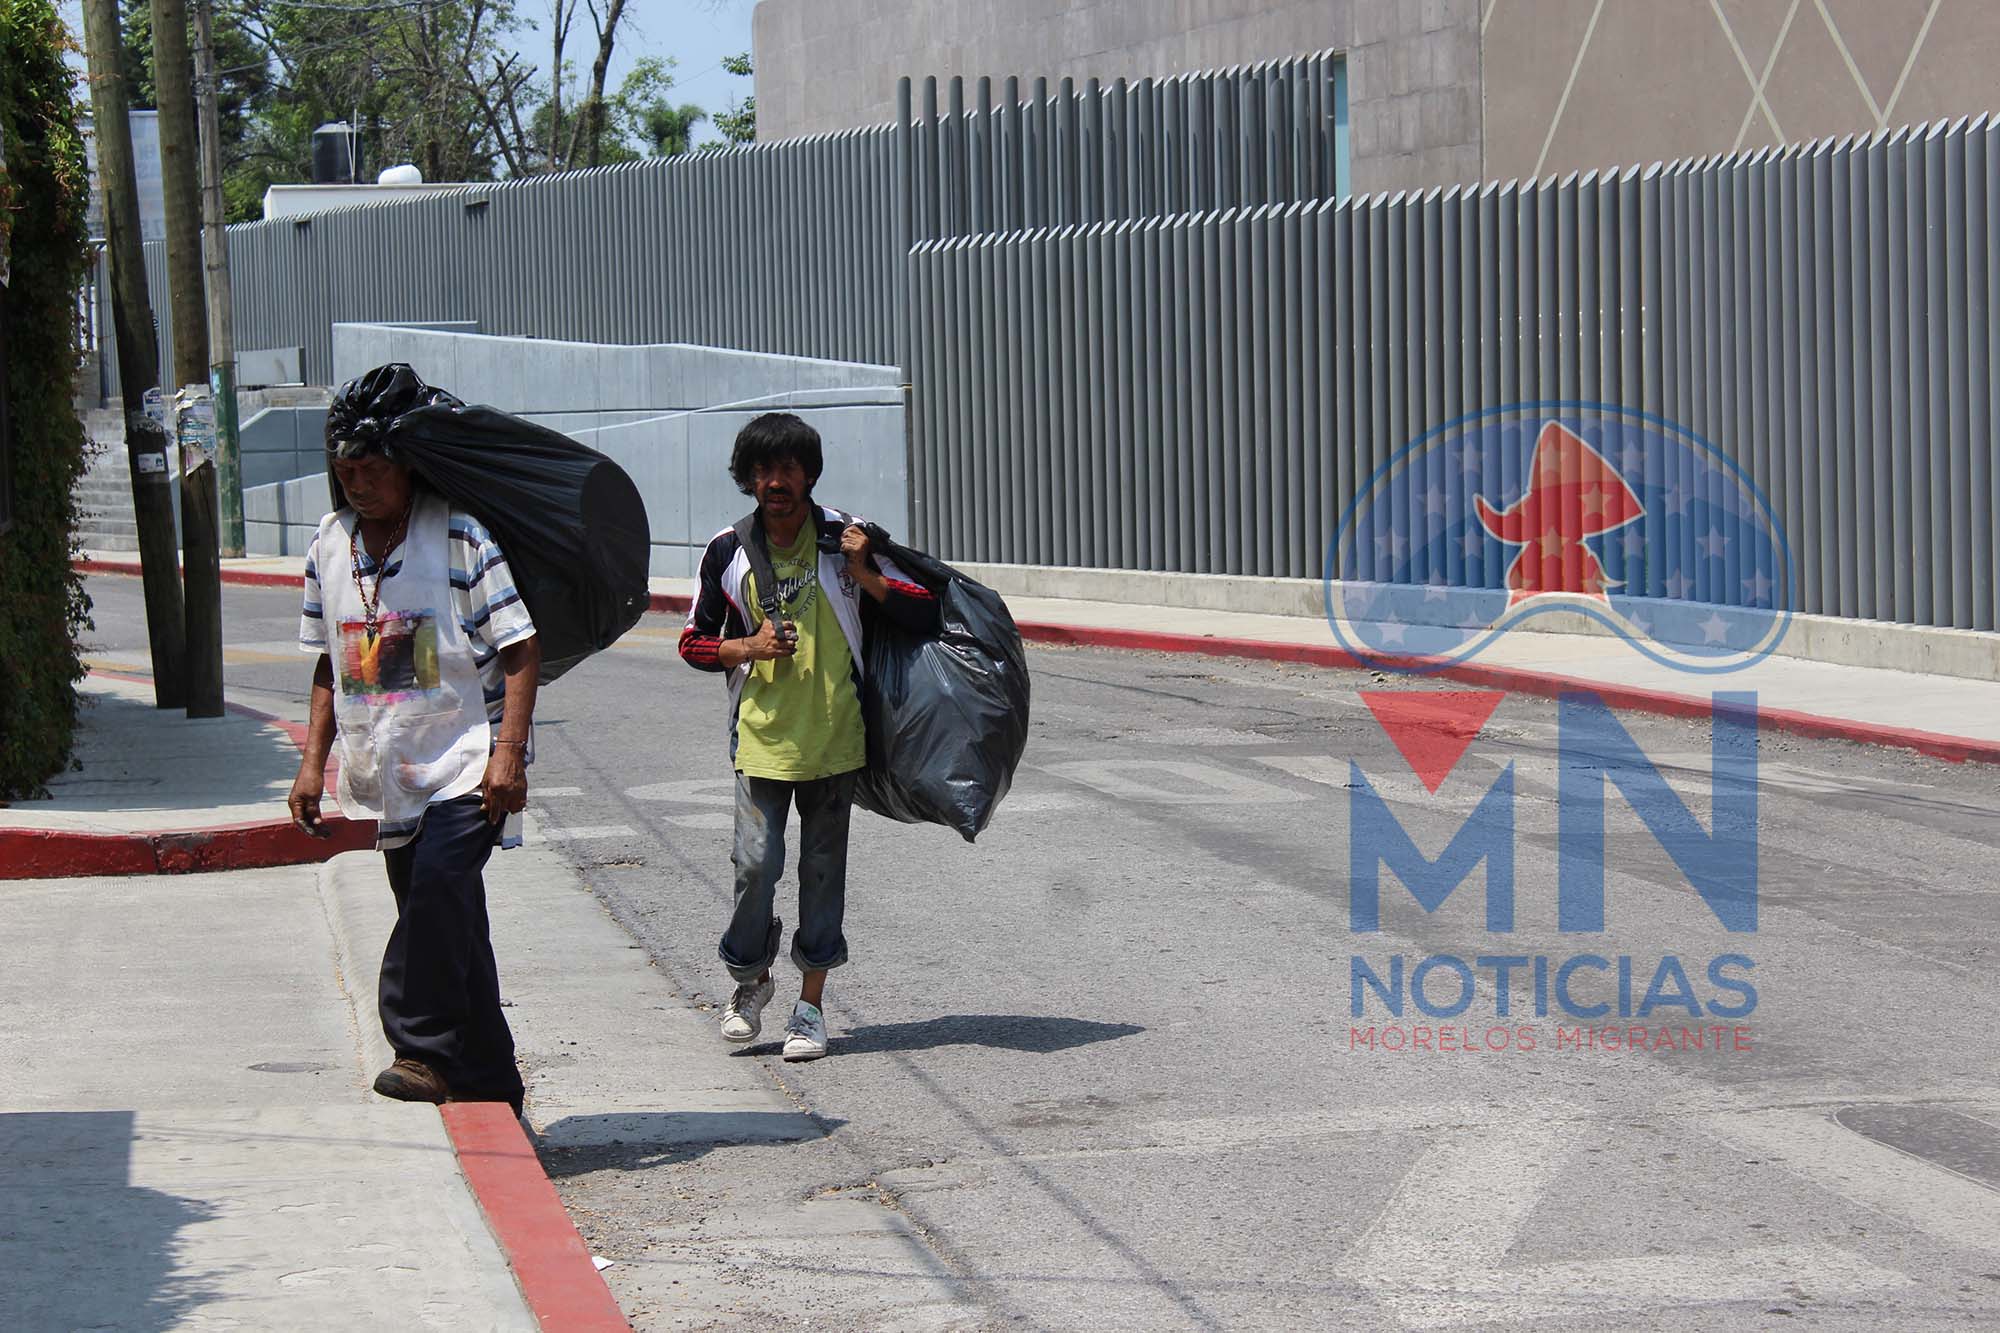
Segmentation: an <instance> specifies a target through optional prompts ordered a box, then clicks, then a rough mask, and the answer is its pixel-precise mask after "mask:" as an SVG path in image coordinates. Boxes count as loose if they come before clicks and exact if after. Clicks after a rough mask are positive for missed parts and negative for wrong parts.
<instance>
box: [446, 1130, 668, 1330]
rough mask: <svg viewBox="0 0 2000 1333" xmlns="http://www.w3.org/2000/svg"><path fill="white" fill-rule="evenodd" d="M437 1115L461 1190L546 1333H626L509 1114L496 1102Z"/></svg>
mask: <svg viewBox="0 0 2000 1333" xmlns="http://www.w3.org/2000/svg"><path fill="white" fill-rule="evenodd" d="M438 1111H439V1113H440V1114H441V1115H442V1116H443V1117H444V1127H445V1131H446V1132H447V1133H448V1134H450V1135H451V1143H452V1147H453V1148H454V1149H456V1150H457V1152H458V1166H459V1169H460V1170H461V1171H463V1172H464V1173H465V1183H466V1184H467V1185H469V1186H471V1187H472V1193H473V1197H475V1198H477V1199H478V1200H479V1207H480V1209H481V1210H482V1211H484V1212H485V1214H486V1224H487V1226H489V1227H491V1228H492V1230H493V1236H494V1239H495V1240H497V1241H499V1242H500V1249H501V1250H502V1252H504V1253H505V1254H506V1256H507V1262H508V1263H509V1264H510V1265H511V1266H512V1267H513V1269H514V1280H515V1282H517V1283H519V1284H520V1287H521V1295H522V1296H523V1297H524V1298H525V1299H526V1300H527V1302H528V1309H529V1310H530V1311H532V1312H533V1313H534V1316H535V1319H536V1321H537V1322H538V1323H540V1324H541V1326H542V1328H543V1330H544V1331H545V1333H596V1331H597V1330H606V1331H607V1333H610V1331H612V1330H616V1331H617V1333H630V1330H631V1327H632V1326H631V1325H630V1324H629V1323H627V1322H626V1320H625V1314H624V1312H623V1311H622V1310H620V1309H619V1308H618V1302H617V1301H615V1300H613V1299H612V1298H611V1288H609V1287H607V1286H606V1285H604V1277H603V1275H602V1274H600V1273H599V1272H598V1271H597V1267H596V1265H594V1264H592V1263H591V1262H590V1250H589V1249H588V1248H587V1247H586V1246H585V1245H584V1243H583V1237H582V1236H579V1235H578V1234H577V1231H576V1227H575V1225H574V1224H573V1223H571V1221H570V1220H569V1214H568V1213H567V1212H565V1211H564V1210H563V1206H562V1200H561V1199H560V1198H558V1197H556V1188H555V1186H554V1185H552V1184H550V1183H549V1177H548V1174H547V1173H546V1172H544V1171H543V1170H542V1163H541V1159H540V1158H538V1157H536V1156H535V1150H534V1147H533V1146H532V1145H530V1144H529V1142H528V1136H527V1135H525V1134H523V1133H522V1132H521V1122H520V1121H519V1120H517V1119H515V1118H514V1113H513V1111H512V1110H511V1109H510V1108H508V1107H507V1105H506V1104H505V1103H502V1102H448V1103H446V1104H445V1105H443V1106H440V1107H439V1108H438Z"/></svg>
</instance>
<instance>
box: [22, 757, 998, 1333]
mask: <svg viewBox="0 0 2000 1333" xmlns="http://www.w3.org/2000/svg"><path fill="white" fill-rule="evenodd" d="M194 734H195V735H196V736H198V737H199V738H201V740H206V741H207V742H208V743H209V744H211V745H212V746H213V747H214V748H215V752H216V755H217V760H218V761H217V762H216V763H214V764H203V763H202V760H201V756H200V755H199V754H198V753H195V751H197V750H199V749H200V740H197V741H195V742H191V743H190V744H189V746H188V747H187V748H186V749H185V750H182V751H177V752H176V754H175V756H174V760H173V762H174V763H175V764H176V765H178V766H200V767H204V768H209V769H212V770H214V771H216V772H228V771H230V770H229V768H228V766H227V765H226V764H223V763H221V762H220V758H221V756H222V754H223V752H224V751H225V750H226V748H227V745H228V743H229V733H228V731H227V730H226V729H223V728H209V729H206V730H204V731H200V732H198V733H194ZM237 776H238V784H237V785H238V787H239V788H240V789H239V790H235V791H221V790H220V789H219V788H218V789H217V791H216V793H215V794H216V796H217V799H219V800H221V801H223V802H224V803H225V804H228V805H232V806H234V805H241V804H243V803H245V802H247V801H248V800H249V799H250V798H251V797H252V796H253V795H255V794H256V793H257V792H258V791H259V790H260V789H261V783H260V775H259V772H258V770H257V769H256V767H255V766H254V765H248V766H245V767H244V768H242V769H240V770H237ZM544 818H545V816H541V815H537V814H535V813H531V815H530V818H529V820H528V827H527V840H528V846H526V847H525V848H523V849H521V850H518V851H511V852H504V853H499V854H496V855H495V856H494V858H493V860H492V862H491V863H490V865H489V867H488V871H487V884H488V889H489V904H490V911H491V915H492V920H493V933H494V942H495V948H496V951H497V953H498V955H499V957H500V960H501V972H502V981H503V986H504V987H505V993H506V996H507V1002H508V1004H509V1006H510V1007H509V1017H510V1021H511V1022H512V1023H513V1026H514V1030H515V1035H516V1040H517V1043H518V1046H519V1051H520V1059H521V1063H522V1067H523V1070H524V1072H525V1074H526V1076H527V1079H528V1096H527V1120H528V1122H529V1125H530V1127H531V1128H532V1130H533V1132H534V1133H535V1135H536V1139H537V1144H538V1146H539V1149H540V1154H539V1156H538V1154H537V1152H536V1145H531V1144H530V1142H529V1140H528V1139H527V1138H526V1137H524V1135H523V1133H522V1130H521V1126H520V1125H519V1124H518V1123H517V1122H515V1121H514V1120H513V1118H512V1116H511V1115H510V1114H509V1113H508V1112H507V1109H506V1108H505V1107H499V1106H493V1105H491V1104H469V1105H465V1106H446V1107H444V1108H442V1114H440V1111H439V1110H438V1109H434V1108H431V1107H428V1106H415V1105H405V1104H401V1103H394V1102H389V1101H385V1100H383V1099H381V1098H378V1097H375V1096H374V1095H373V1094H372V1093H371V1092H369V1091H368V1085H369V1083H370V1081H371V1080H372V1079H373V1076H374V1073H375V1071H376V1070H378V1069H379V1068H381V1067H382V1066H383V1065H384V1064H386V1063H387V1062H388V1060H389V1058H390V1053H389V1051H388V1048H387V1046H386V1043H385V1042H384V1040H383V1037H382V1031H381V1024H380V1020H379V1016H378V1015H377V1012H376V1007H375V978H376V974H377V969H378V966H379V960H380V957H381V951H382V947H383V943H384V941H385V940H386V939H387V936H388V934H389V930H390V928H391V926H392V925H393V922H394V905H393V901H392V898H391V895H390V893H389V890H388V886H387V882H386V879H385V877H384V872H383V868H382V859H381V857H380V856H379V855H377V854H375V853H373V852H353V853H350V854H347V855H342V856H338V857H336V858H334V859H333V860H331V861H329V862H327V863H325V864H322V865H317V866H299V867H285V868H275V869H263V870H256V871H242V872H232V873H218V874H208V875H193V876H175V877H165V876H158V875H132V876H127V877H123V878H71V879H42V880H38V881H35V882H32V883H15V884H9V885H5V886H0V938H5V939H7V940H9V941H10V949H9V956H8V958H9V967H8V968H7V970H6V972H5V973H4V975H0V1272H4V1273H6V1274H8V1277H7V1280H6V1281H4V1282H0V1328H5V1329H14V1328H23V1329H27V1328H84V1327H115V1328H165V1327H181V1326H201V1327H210V1326H214V1327H249V1328H287V1329H315V1330H316V1329H329V1330H332V1329H342V1330H344V1329H351V1328H389V1327H413V1326H420V1327H431V1328H448V1329H470V1328H478V1329H532V1328H536V1327H541V1328H543V1329H557V1328H560V1329H564V1330H572V1329H574V1330H597V1329H620V1328H625V1327H627V1318H626V1316H628V1315H629V1316H630V1317H631V1319H633V1320H636V1321H637V1322H639V1323H640V1324H641V1326H643V1327H681V1326H686V1325H687V1324H688V1323H690V1322H693V1323H697V1324H700V1325H701V1326H707V1325H708V1324H709V1323H710V1322H711V1321H720V1322H724V1323H727V1322H730V1321H731V1320H732V1319H733V1318H734V1317H735V1316H737V1315H739V1314H740V1312H741V1311H742V1309H743V1303H744V1299H745V1289H744V1286H743V1283H744V1275H745V1274H746V1273H748V1272H753V1271H755V1272H758V1273H760V1274H765V1276H760V1277H759V1279H758V1281H759V1283H760V1286H761V1287H763V1288H765V1289H767V1291H766V1294H768V1289H769V1288H772V1287H776V1288H779V1289H783V1290H787V1291H792V1292H793V1294H794V1296H795V1297H796V1300H797V1302H798V1304H799V1306H800V1308H814V1309H817V1310H822V1311H824V1310H828V1309H845V1310H849V1311H853V1312H855V1313H856V1317H857V1318H869V1319H872V1318H874V1317H875V1316H878V1315H882V1314H884V1313H885V1312H886V1313H887V1314H889V1315H893V1316H894V1317H895V1318H894V1319H893V1320H892V1321H891V1322H892V1323H893V1324H894V1325H895V1326H899V1327H932V1328H935V1327H952V1326H957V1325H955V1324H954V1323H953V1322H952V1320H953V1319H954V1318H955V1317H956V1316H957V1315H958V1314H960V1313H962V1311H963V1309H964V1308H965V1300H964V1297H963V1294H962V1293H959V1292H957V1291H955V1290H954V1289H953V1287H952V1285H951V1283H950V1281H949V1280H948V1278H947V1277H946V1276H945V1275H943V1274H941V1273H940V1272H939V1271H938V1269H937V1265H936V1263H935V1260H934V1259H933V1258H932V1257H931V1256H930V1255H929V1254H928V1252H927V1250H926V1247H925V1244H924V1242H923V1240H922V1238H921V1237H920V1236H918V1235H917V1234H916V1233H915V1232H914V1231H913V1230H912V1228H911V1225H910V1223H909V1222H908V1221H907V1219H906V1218H904V1216H903V1215H902V1214H901V1213H899V1212H897V1211H895V1210H892V1209H885V1208H883V1207H882V1206H881V1205H880V1203H879V1202H878V1201H876V1200H875V1199H874V1198H873V1196H872V1195H868V1194H865V1193H861V1194H855V1195H845V1194H842V1195H833V1196H821V1195H815V1196H812V1197H800V1196H796V1195H795V1194H793V1193H791V1192H778V1193H771V1194H769V1195H768V1197H767V1196H765V1195H760V1194H756V1193H755V1192H754V1191H751V1192H749V1193H744V1192H742V1191H737V1192H733V1193H728V1194H722V1195H717V1196H715V1197H713V1198H712V1199H710V1200H709V1201H708V1202H707V1203H706V1204H705V1205H704V1206H703V1208H702V1212H701V1214H700V1215H699V1216H698V1217H696V1218H694V1219H692V1220H691V1221H690V1223H689V1225H688V1226H687V1227H686V1228H685V1229H684V1230H683V1231H682V1232H680V1233H674V1232H668V1233H665V1234H663V1235H660V1236H656V1237H655V1238H654V1239H653V1240H652V1241H651V1242H650V1243H649V1245H648V1247H647V1248H646V1249H645V1250H642V1251H640V1252H636V1253H633V1252H627V1251H625V1250H623V1249H614V1250H613V1251H612V1253H611V1254H610V1255H609V1256H608V1257H609V1258H611V1259H612V1260H614V1261H615V1263H614V1264H613V1266H612V1267H611V1268H610V1270H609V1272H608V1273H606V1274H605V1276H603V1277H600V1276H599V1275H598V1273H597V1272H596V1271H595V1270H594V1268H593V1266H592V1260H591V1257H590V1255H589V1253H588V1251H587V1250H586V1249H585V1248H584V1242H583V1240H582V1239H581V1238H579V1236H578V1235H577V1232H576V1228H575V1226H574V1225H573V1224H572V1223H571V1221H570V1220H569V1218H568V1217H567V1215H566V1214H565V1213H564V1212H563V1210H562V1207H561V1204H560V1202H559V1200H558V1198H557V1195H556V1192H555V1190H554V1188H553V1186H552V1185H551V1183H550V1181H549V1178H548V1175H547V1174H546V1173H545V1169H544V1167H543V1165H542V1161H543V1160H548V1161H551V1162H555V1163H558V1164H564V1163H568V1162H572V1161H574V1162H577V1163H580V1164H587V1163H592V1162H596V1161H597V1160H598V1159H600V1158H601V1157H602V1156H603V1155H604V1154H605V1153H612V1154H616V1155H617V1156H618V1157H620V1158H621V1159H630V1160H634V1161H642V1162H649V1163H656V1164H657V1165H658V1166H659V1168H660V1170H662V1171H663V1172H673V1173H674V1174H673V1184H674V1187H676V1188H680V1189H683V1190H685V1189H687V1188H689V1187H690V1182H689V1181H688V1180H686V1179H684V1178H683V1177H682V1176H681V1174H680V1173H678V1172H674V1166H673V1164H674V1163H677V1162H679V1161H682V1160H685V1159H688V1158H691V1157H699V1156H701V1155H702V1154H704V1153H707V1152H709V1151H711V1150H712V1149H715V1148H717V1147H718V1146H720V1145H784V1144H796V1143H816V1144H821V1147H822V1150H823V1151H826V1152H841V1151H845V1150H844V1149H843V1148H841V1147H840V1145H838V1144H832V1143H826V1142H823V1141H825V1140H827V1139H828V1135H829V1127H828V1126H827V1125H826V1124H824V1123H823V1122H821V1121H820V1120H819V1119H817V1118H816V1117H815V1116H813V1115H812V1114H811V1112H810V1111H807V1110H803V1109H801V1107H800V1106H799V1105H797V1104H796V1103H794V1102H793V1101H791V1100H790V1099H788V1098H787V1097H786V1096H785V1094H784V1093H783V1092H782V1091H781V1090H780V1089H779V1088H778V1087H777V1086H776V1085H775V1084H774V1083H773V1082H772V1081H771V1080H770V1078H769V1077H768V1076H766V1075H765V1073H764V1072H763V1070H762V1068H761V1066H760V1065H759V1064H758V1063H757V1062H755V1061H745V1060H741V1059H733V1058H731V1057H732V1055H733V1054H734V1053H735V1052H734V1051H733V1050H732V1049H731V1048H729V1047H726V1046H724V1045H722V1044H721V1043H718V1042H717V1041H716V1040H715V1037H714V1027H713V1023H714V1019H713V1016H712V1014H709V1013H704V1012H701V1011H699V1010H698V1009H697V1008H696V1007H695V1005H694V1003H693V997H691V996H689V995H685V994H682V993H679V992H677V991H676V989H675V988H674V987H673V985H672V984H671V983H670V982H669V981H668V980H667V979H666V978H665V977H663V976H662V975H661V973H660V972H659V971H658V970H657V969H655V968H654V967H653V966H652V965H651V964H650V963H649V961H648V960H647V958H646V955H645V954H644V953H643V952H642V951H640V950H639V949H638V947H637V946H636V945H634V943H633V941H632V938H631V936H630V935H629V934H628V933H627V932H626V931H625V930H624V928H623V927H621V926H620V925H618V924H617V922H615V921H614V920H612V919H611V917H610V916H609V915H608V913H607V912H606V911H605V909H604V908H603V906H602V905H601V904H600V903H599V902H598V900H597V899H596V898H595V897H593V896H592V895H591V894H590V892H589V891H588V890H587V888H585V886H584V885H583V884H582V883H581V882H580V881H579V879H578V878H577V876H576V874H575V873H574V872H573V871H571V870H570V869H569V867H568V865H567V863H566V862H565V861H564V860H563V858H562V857H561V856H559V855H558V854H557V853H556V852H555V851H554V850H553V849H552V847H551V845H550V843H551V835H552V834H553V835H555V836H559V835H560V833H561V831H562V830H560V829H555V830H549V829H547V828H546V826H545V824H544V822H543V820H544ZM550 1169H558V1168H550ZM855 1170H856V1171H860V1170H861V1167H860V1166H859V1165H858V1164H857V1166H856V1167H855ZM636 1179H637V1178H636V1177H635V1180H636ZM683 1197H686V1196H685V1195H683ZM583 1220H584V1223H585V1226H586V1228H588V1226H589V1219H588V1218H585V1219H583ZM802 1236H811V1237H812V1238H813V1246H814V1253H815V1254H816V1256H818V1258H819V1259H820V1260H821V1261H822V1262H823V1263H824V1264H825V1265H826V1267H825V1268H823V1269H821V1268H801V1267H799V1266H798V1265H797V1264H796V1263H793V1262H790V1261H789V1259H788V1256H795V1253H796V1249H797V1246H798V1243H799V1238H800V1237H802ZM607 1278H608V1279H609V1282H610V1286H609V1287H607V1285H606V1280H607ZM614 1291H615V1293H616V1296H617V1300H616V1301H615V1302H614V1299H613V1295H612V1293H613V1292H614ZM621 1304H622V1305H623V1307H624V1309H623V1313H621V1312H620V1310H619V1308H618V1307H619V1305H621ZM874 1326H878V1327H879V1326H885V1325H883V1324H881V1323H877V1324H875V1325H874Z"/></svg>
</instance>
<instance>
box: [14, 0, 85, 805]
mask: <svg viewBox="0 0 2000 1333" xmlns="http://www.w3.org/2000/svg"><path fill="white" fill-rule="evenodd" d="M70 46H71V39H70V36H69V33H68V31H67V30H66V29H65V28H64V26H63V24H62V22H61V20H60V19H59V18H58V17H57V15H56V8H55V5H54V3H53V2H52V0H0V159H4V166H0V275H4V286H0V399H4V401H5V408H4V411H0V432H4V433H5V437H6V438H5V440H4V441H3V442H0V468H5V469H6V470H7V479H6V485H5V486H4V488H0V501H4V502H5V505H6V510H7V512H5V513H0V523H4V530H0V798H9V797H15V796H21V795H26V794H30V793H32V792H34V791H35V790H36V789H37V788H39V787H40V786H41V785H42V783H44V782H45V781H47V779H48V778H49V777H50V776H51V775H52V774H54V773H56V772H57V771H59V770H60V769H61V768H62V766H63V764H64V763H65V762H67V760H68V758H69V750H70V739H71V735H72V733H73V731H74V729H75V725H76V683H77V681H79V680H80V679H82V677H83V668H82V666H81V664H80V663H79V661H78V658H77V636H78V635H79V634H80V633H81V632H82V631H83V630H84V629H86V628H87V627H88V625H89V613H90V601H89V599H88V598H87V597H86V596H85V595H84V591H83V581H82V579H81V578H80V577H78V575H77V574H76V573H75V572H74V570H73V569H72V568H71V564H70V561H71V557H72V555H73V554H74V547H75V541H76V538H75V528H76V502H75V499H74V498H73V491H74V489H75V485H76V479H77V474H78V473H80V472H81V471H82V470H83V463H84V434H83V426H82V423H81V422H79V421H78V420H77V415H76V409H75V405H74V398H73V395H74V390H75V384H76V375H77V349H76V293H77V289H78V287H79V285H80V284H81V283H82V281H83V277H84V273H85V271H86V267H87V265H88V262H89V250H88V237H87V235H86V233H85V211H86V207H87V203H88V198H89V179H88V177H87V175H86V172H85V168H84V154H83V139H82V136H81V135H80V134H79V133H78V131H77V125H76V101H75V99H76V96H77V92H78V89H77V86H76V78H75V76H74V74H73V73H72V72H71V71H70V69H69V68H68V67H67V66H66V65H65V64H64V63H63V53H64V51H66V50H68V49H69V48H70Z"/></svg>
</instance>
